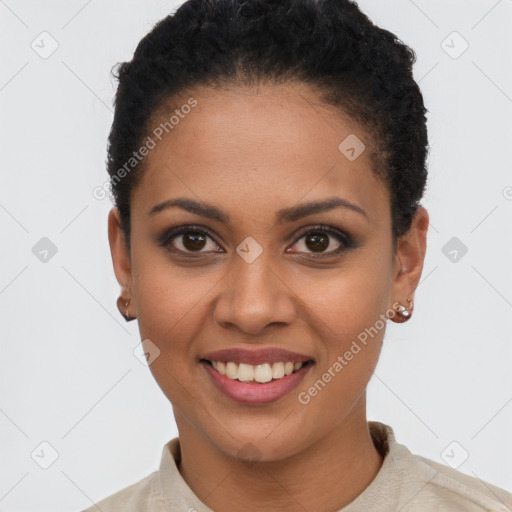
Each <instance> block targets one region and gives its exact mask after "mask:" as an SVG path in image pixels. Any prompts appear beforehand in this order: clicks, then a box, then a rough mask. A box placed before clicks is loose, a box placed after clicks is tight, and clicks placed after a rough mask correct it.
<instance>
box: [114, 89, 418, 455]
mask: <svg viewBox="0 0 512 512" xmlns="http://www.w3.org/2000/svg"><path fill="white" fill-rule="evenodd" d="M191 96H193V98H194V99H195V100H196V101H197V105H196V106H195V107H193V108H191V109H190V113H188V114H186V115H182V116H180V120H179V123H178V124H176V125H175V126H174V127H173V129H172V131H170V133H169V134H168V135H167V136H166V137H165V138H163V140H162V141H160V142H159V141H158V140H157V139H155V140H156V141H157V144H156V147H154V148H153V149H151V150H150V152H149V154H148V156H147V157H146V162H145V163H146V170H145V172H144V175H143V178H142V180H141V182H140V184H139V185H138V186H137V188H136V189H135V190H134V192H133V195H132V200H131V259H130V258H129V257H128V251H127V250H126V247H124V246H123V245H122V244H121V243H120V241H121V231H120V229H119V226H118V224H117V210H112V212H111V215H110V217H109V223H110V229H109V233H110V239H111V247H112V254H113V259H114V266H115V270H116V275H117V277H118V280H119V282H120V283H121V284H122V286H123V295H124V296H125V297H130V298H131V302H130V306H129V309H130V314H131V315H132V316H136V317H137V319H138V323H139V329H140V334H141V339H142V340H151V343H150V344H149V345H147V346H146V349H147V351H148V352H149V353H150V356H149V357H150V360H149V362H150V363H151V364H150V369H151V372H152V373H153V375H154V377H155V379H156V381H157V382H158V384H159V386H160V387H161V389H162V390H163V392H164V393H165V395H166V396H167V397H168V399H169V400H170V401H171V402H172V405H173V409H174V412H175V417H176V421H177V423H178V428H179V429H180V436H181V435H182V433H183V430H184V429H189V430H190V431H191V430H193V431H195V432H196V433H197V434H199V435H200V436H202V438H204V439H207V440H208V441H210V442H211V443H212V444H213V445H214V446H216V447H218V448H219V449H220V450H221V451H223V452H224V453H228V454H231V455H234V456H237V454H238V456H239V457H242V458H243V450H242V448H243V447H244V446H248V443H252V444H254V445H256V446H257V449H258V452H259V453H258V458H259V459H261V460H279V459H282V458H285V457H287V456H290V455H293V454H295V453H298V452H300V451H301V450H304V449H306V448H307V447H309V446H311V445H313V444H314V443H315V442H316V441H319V440H320V439H322V438H325V436H327V435H328V434H329V432H331V431H333V429H334V428H336V427H339V426H342V424H345V425H350V424H351V421H352V420H353V421H352V424H353V425H356V423H358V422H359V421H360V420H361V419H364V418H365V388H366V385H367V383H368V381H369V379H370V377H371V376H372V372H373V370H374V368H375V366H376V364H377V360H378V357H379V353H380V350H381V347H382V339H383V336H384V331H385V327H384V325H385V324H384V322H383V320H382V319H383V318H385V317H384V315H385V314H386V311H388V312H389V310H390V308H391V307H392V305H393V303H394V302H395V301H401V302H402V303H403V304H406V302H405V299H406V298H407V297H408V296H410V294H411V293H412V292H413V291H414V284H415V283H412V281H411V276H412V274H411V275H409V274H408V273H407V272H405V273H404V276H402V274H401V273H400V268H401V266H402V265H403V264H404V261H402V262H400V261H399V256H400V252H398V254H397V256H396V257H393V252H392V237H391V211H390V196H389V191H388V190H387V188H386V186H385V185H383V184H381V183H380V182H379V181H378V180H377V179H376V178H375V176H374V174H373V173H372V170H371V161H370V150H371V147H372V146H373V141H372V140H371V139H370V138H369V136H368V135H367V133H365V131H363V130H362V128H361V127H360V126H359V125H358V124H357V123H355V122H354V121H352V120H351V119H350V118H348V117H347V116H344V115H343V113H342V112H340V111H339V110H336V109H334V108H329V107H326V106H322V105H321V104H320V103H318V101H317V100H316V96H315V94H314V93H313V92H312V91H310V90H308V89H307V88H306V87H305V86H299V85H295V86H293V87H292V86H276V87H274V88H271V87H265V88H261V89H258V90H255V89H248V88H236V89H233V90H232V91H230V92H226V91H222V92H220V91H215V90H211V89H204V88H203V89H196V90H195V91H194V93H193V94H190V95H189V96H182V97H181V98H180V99H179V101H180V102H181V103H180V102H178V103H177V104H178V105H181V104H186V103H187V100H188V99H189V98H190V97H191ZM186 110H187V111H188V109H186ZM168 117H170V114H169V116H167V117H166V119H167V118H168ZM159 122H160V120H158V121H157V122H156V124H155V128H156V127H157V126H158V124H159ZM347 137H348V139H347ZM355 137H357V139H356V138H355ZM357 140H359V141H361V142H362V143H364V145H365V146H366V149H364V150H363V148H362V146H361V145H358V144H360V143H359V142H357ZM344 141H345V142H344ZM342 143H343V144H342ZM340 144H342V146H341V150H340V148H339V146H340ZM351 148H353V149H354V150H353V151H352V150H351ZM361 151H362V152H361ZM359 153H360V154H359ZM358 154H359V155H358ZM177 199H186V200H188V201H189V204H192V202H197V203H199V204H201V206H202V207H203V208H205V209H206V207H208V211H209V212H210V213H211V212H212V211H213V212H214V213H220V215H216V216H210V215H205V214H204V213H203V212H201V211H199V209H195V210H194V211H190V210H187V209H184V208H182V207H179V206H172V207H168V208H165V207H161V208H157V209H156V211H153V213H152V209H154V208H155V206H157V205H161V204H162V203H164V202H166V201H172V200H177ZM333 199H337V200H338V201H339V203H340V205H339V206H335V207H331V208H325V209H322V208H318V209H317V208H311V210H310V211H309V212H308V211H307V209H306V210H303V209H302V208H303V207H304V206H305V205H307V204H309V203H320V204H321V203H324V202H328V201H331V200H333ZM182 204H183V203H182ZM343 204H346V206H343ZM192 209H193V208H192ZM288 210H289V211H290V212H291V213H289V214H288V215H287V216H284V217H283V212H284V211H288ZM295 213H296V214H295ZM303 214H304V215H303ZM280 215H281V217H280ZM320 226H324V227H320ZM178 227H185V228H186V229H185V231H184V232H180V233H179V234H176V235H175V236H172V237H167V238H166V234H169V233H170V232H171V230H173V229H175V228H178ZM194 229H195V230H196V231H194ZM198 229H199V230H201V231H203V232H204V233H203V234H198V233H197V230H198ZM308 232H309V234H308ZM337 234H339V236H338V235H337ZM413 252H414V251H413ZM413 252H411V251H410V250H409V252H404V253H403V255H404V259H407V257H411V260H410V261H411V262H414V254H413ZM411 254H412V256H411ZM422 256H423V255H421V258H420V259H421V264H422V260H423V258H422ZM419 266H420V267H421V265H419ZM417 270H418V269H417ZM419 272H420V273H421V268H419ZM416 274H417V276H416V277H417V278H418V279H419V274H418V272H416ZM412 278H414V276H412ZM363 340H364V341H363ZM145 343H148V342H145ZM155 347H157V349H156V348H155ZM357 347H359V349H358V348H357ZM232 348H235V349H246V351H248V352H250V354H249V359H247V360H246V359H243V356H242V355H241V354H240V353H236V352H234V353H232V354H228V355H221V356H219V359H221V358H224V360H225V361H232V362H234V363H237V362H240V359H243V360H244V361H246V362H249V361H253V362H260V363H262V364H263V361H260V358H258V357H257V358H256V359H250V355H251V354H252V355H254V352H257V354H256V355H257V356H258V355H261V358H263V359H265V358H267V359H269V362H273V363H277V362H279V361H282V362H287V361H288V359H293V360H297V359H299V360H300V357H299V356H298V355H295V356H292V355H289V354H277V353H272V352H266V353H264V354H260V352H259V351H260V350H261V349H267V348H277V349H283V350H286V351H290V352H293V353H295V354H299V355H302V356H304V357H303V359H306V360H312V361H313V363H312V364H311V363H309V364H308V365H306V366H305V367H304V368H303V369H302V370H300V372H298V373H297V374H293V375H291V376H285V377H284V379H282V381H281V379H276V380H272V382H270V383H267V384H263V383H257V382H253V383H247V382H245V383H244V382H242V381H238V380H233V379H230V378H229V377H226V376H222V375H221V373H220V372H218V371H216V370H215V369H213V368H212V367H211V366H210V365H209V364H208V363H206V362H204V361H203V359H204V358H205V356H207V355H209V354H210V353H212V352H214V351H219V350H224V349H232ZM158 351H159V352H158ZM350 354H352V355H350ZM244 355H245V356H247V354H244ZM206 359H207V358H206ZM212 359H213V357H212ZM336 363H337V364H336ZM230 366H231V371H235V372H236V368H237V367H236V365H233V364H231V365H230ZM251 368H253V367H252V366H251V367H250V368H247V367H245V366H244V371H248V372H249V374H250V372H251ZM274 370H275V371H276V372H277V373H276V375H280V372H281V369H280V365H279V364H277V365H276V364H273V365H272V366H270V371H271V372H272V371H274ZM257 371H258V372H260V373H259V375H260V377H261V376H263V377H261V379H262V380H265V379H266V378H268V371H269V368H267V367H266V366H265V367H262V368H261V369H259V370H257ZM299 374H300V375H299ZM244 375H245V374H244ZM265 376H267V377H265ZM329 376H330V378H329ZM243 378H245V377H243ZM247 378H249V377H247ZM319 381H320V382H319ZM315 383H316V386H315ZM258 386H259V387H258ZM290 388H291V389H290ZM265 389H267V391H265ZM356 418H357V421H356ZM240 450H242V451H240Z"/></svg>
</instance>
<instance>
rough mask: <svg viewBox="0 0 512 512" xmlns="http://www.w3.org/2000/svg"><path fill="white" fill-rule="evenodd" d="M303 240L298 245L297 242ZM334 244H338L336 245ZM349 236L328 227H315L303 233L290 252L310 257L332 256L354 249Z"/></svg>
mask: <svg viewBox="0 0 512 512" xmlns="http://www.w3.org/2000/svg"><path fill="white" fill-rule="evenodd" d="M301 240H304V241H303V242H301V243H299V241H301ZM336 242H338V243H337V244H336ZM354 246H355V245H354V243H353V242H352V239H351V238H350V236H349V235H346V234H344V233H343V232H342V231H339V230H337V229H335V228H331V227H329V226H317V227H316V228H313V229H309V230H307V231H305V232H304V233H303V234H302V236H301V237H300V238H299V239H298V241H297V242H296V243H295V245H294V249H293V250H292V252H294V253H306V254H309V255H310V256H312V257H323V256H326V257H327V256H334V255H336V254H339V253H340V252H342V251H344V250H345V249H350V248H352V247H354Z"/></svg>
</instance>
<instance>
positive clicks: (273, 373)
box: [211, 361, 304, 384]
mask: <svg viewBox="0 0 512 512" xmlns="http://www.w3.org/2000/svg"><path fill="white" fill-rule="evenodd" d="M211 363H212V366H213V368H215V370H217V371H218V372H219V373H221V374H222V375H225V376H226V377H229V378H230V379H233V380H236V379H238V380H239V381H241V382H254V381H256V382H260V383H261V384H264V383H266V382H270V381H271V380H272V379H281V378H283V377H284V376H286V375H291V374H292V373H293V372H294V371H297V370H300V369H301V368H302V367H303V366H304V363H300V362H293V361H287V362H283V363H281V362H278V363H273V364H270V363H263V364H257V365H252V364H245V363H240V364H239V363H235V362H233V361H228V362H224V361H211Z"/></svg>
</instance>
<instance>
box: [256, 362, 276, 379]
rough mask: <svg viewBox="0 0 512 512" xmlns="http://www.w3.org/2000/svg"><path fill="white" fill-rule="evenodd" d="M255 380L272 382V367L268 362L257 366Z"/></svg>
mask: <svg viewBox="0 0 512 512" xmlns="http://www.w3.org/2000/svg"><path fill="white" fill-rule="evenodd" d="M254 380H255V381H256V382H261V383H265V382H270V381H271V380H272V368H271V367H270V365H269V364H268V363H265V364H259V365H258V366H256V370H255V371H254Z"/></svg>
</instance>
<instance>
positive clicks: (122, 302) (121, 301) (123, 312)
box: [117, 296, 135, 322]
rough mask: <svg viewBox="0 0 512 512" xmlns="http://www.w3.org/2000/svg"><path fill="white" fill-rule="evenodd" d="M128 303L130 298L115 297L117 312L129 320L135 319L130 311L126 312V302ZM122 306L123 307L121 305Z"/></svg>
mask: <svg viewBox="0 0 512 512" xmlns="http://www.w3.org/2000/svg"><path fill="white" fill-rule="evenodd" d="M129 303H130V299H128V300H125V299H123V297H122V296H120V297H119V298H118V299H117V309H119V312H120V313H121V315H123V318H124V319H125V320H126V321H127V322H129V321H131V320H135V317H131V316H130V313H129V312H128V304H129ZM123 306H124V307H123Z"/></svg>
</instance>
